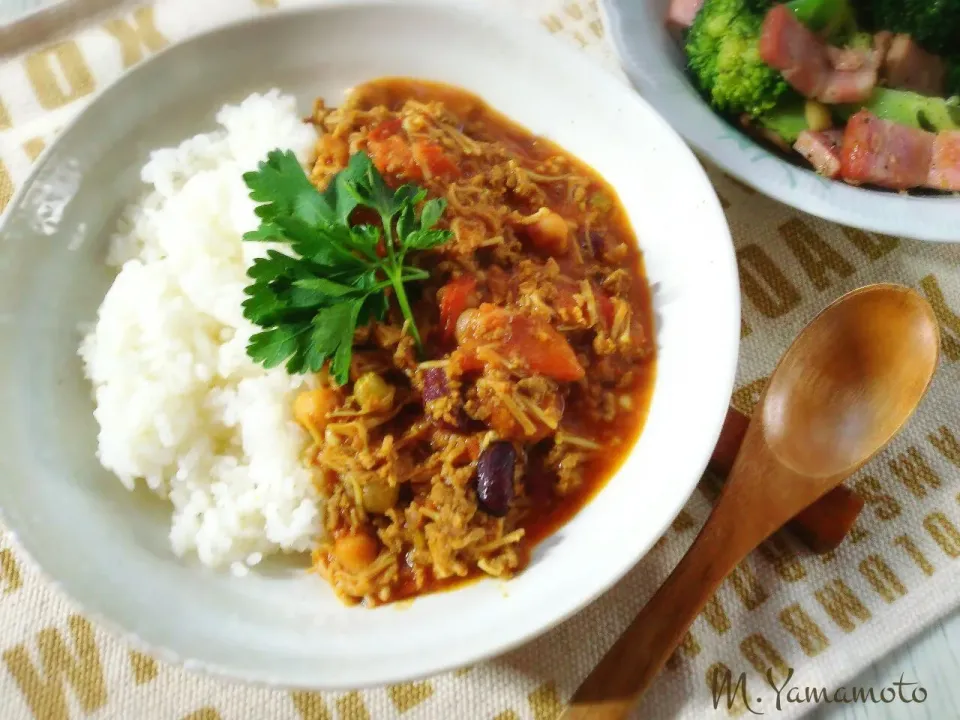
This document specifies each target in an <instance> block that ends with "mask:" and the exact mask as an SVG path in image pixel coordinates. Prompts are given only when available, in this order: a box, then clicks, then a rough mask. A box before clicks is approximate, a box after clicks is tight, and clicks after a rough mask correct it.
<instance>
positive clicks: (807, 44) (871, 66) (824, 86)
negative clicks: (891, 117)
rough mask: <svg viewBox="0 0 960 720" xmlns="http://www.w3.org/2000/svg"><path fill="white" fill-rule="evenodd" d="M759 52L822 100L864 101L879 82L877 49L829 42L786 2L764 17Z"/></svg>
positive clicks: (810, 95)
mask: <svg viewBox="0 0 960 720" xmlns="http://www.w3.org/2000/svg"><path fill="white" fill-rule="evenodd" d="M759 52H760V58H761V59H762V60H763V61H764V62H765V63H766V64H767V65H769V66H770V67H772V68H774V69H776V70H779V71H780V73H781V74H782V75H783V78H784V79H785V80H786V81H787V82H788V83H789V84H790V86H791V87H793V89H794V90H796V91H797V92H799V93H800V94H801V95H804V96H805V97H808V98H813V99H815V100H819V101H820V102H824V103H830V104H836V103H853V102H861V101H863V100H866V99H867V98H868V97H870V93H871V92H873V88H874V87H875V86H876V84H877V71H878V69H879V65H880V62H879V54H878V53H876V52H875V51H873V50H856V49H840V48H833V47H830V46H828V45H827V44H826V43H825V42H824V41H823V40H822V39H821V38H820V37H819V36H817V35H816V34H815V33H813V32H812V31H811V30H810V29H808V28H807V27H806V26H805V25H804V24H803V23H801V22H800V21H799V20H797V18H796V16H795V15H794V14H793V12H792V11H791V10H790V9H789V8H788V7H787V6H785V5H775V6H773V7H772V8H771V9H770V10H769V11H768V12H767V14H766V16H765V17H764V20H763V26H762V27H761V31H760V43H759Z"/></svg>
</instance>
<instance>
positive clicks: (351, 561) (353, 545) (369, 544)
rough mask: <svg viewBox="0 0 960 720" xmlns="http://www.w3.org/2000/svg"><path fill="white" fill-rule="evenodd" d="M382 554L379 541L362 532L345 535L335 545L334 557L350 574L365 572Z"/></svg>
mask: <svg viewBox="0 0 960 720" xmlns="http://www.w3.org/2000/svg"><path fill="white" fill-rule="evenodd" d="M379 553H380V548H379V545H378V543H377V540H376V539H375V538H374V537H372V536H371V535H370V534H369V533H367V532H363V531H360V532H358V533H355V534H353V535H344V536H342V537H339V538H337V540H336V541H335V542H334V543H333V555H334V557H336V558H337V562H339V563H340V565H341V566H343V569H344V570H346V571H347V572H350V573H358V572H361V571H363V570H364V569H365V568H366V567H367V566H369V565H370V563H372V562H373V561H374V560H376V559H377V555H378V554H379Z"/></svg>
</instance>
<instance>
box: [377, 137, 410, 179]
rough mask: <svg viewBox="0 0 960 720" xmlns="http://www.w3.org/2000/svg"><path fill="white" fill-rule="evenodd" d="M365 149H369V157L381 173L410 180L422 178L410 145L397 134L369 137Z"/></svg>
mask: <svg viewBox="0 0 960 720" xmlns="http://www.w3.org/2000/svg"><path fill="white" fill-rule="evenodd" d="M367 149H368V150H369V151H370V159H371V160H372V161H373V164H374V165H376V166H377V170H379V171H380V172H381V173H383V174H385V175H386V174H392V175H396V176H398V177H401V176H402V177H406V178H407V179H410V180H422V179H423V173H422V172H421V170H420V166H419V165H417V163H416V161H415V160H414V158H413V153H412V152H411V150H410V145H409V144H408V143H407V141H406V140H404V139H403V138H402V137H400V136H399V135H390V136H389V137H387V138H385V139H383V140H373V139H370V140H368V142H367Z"/></svg>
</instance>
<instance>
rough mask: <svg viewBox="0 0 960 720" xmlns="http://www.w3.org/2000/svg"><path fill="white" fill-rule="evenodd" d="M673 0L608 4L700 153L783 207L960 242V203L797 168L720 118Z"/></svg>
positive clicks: (645, 91)
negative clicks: (675, 30) (676, 19)
mask: <svg viewBox="0 0 960 720" xmlns="http://www.w3.org/2000/svg"><path fill="white" fill-rule="evenodd" d="M668 4H669V0H602V3H601V5H602V8H603V14H604V16H605V17H604V22H605V23H606V26H607V28H608V29H609V30H610V34H611V36H612V37H613V40H614V43H615V45H616V48H617V51H618V53H619V55H620V59H621V62H622V64H623V67H624V71H625V72H626V73H627V75H628V76H629V77H630V79H631V81H632V82H633V83H634V85H635V86H636V87H637V89H638V90H639V91H640V94H641V95H642V96H643V98H644V99H645V100H647V101H648V102H649V103H650V104H651V105H652V106H653V107H654V108H655V109H656V110H657V111H658V112H659V113H660V114H661V115H663V116H664V117H665V118H666V119H667V121H668V122H669V123H670V125H671V126H673V127H674V128H675V129H676V130H677V131H678V132H679V133H680V134H681V135H683V137H684V138H686V139H687V141H688V142H690V144H691V145H693V146H694V147H695V148H697V150H699V151H700V152H702V153H703V154H704V155H705V156H706V157H708V158H710V159H711V160H712V161H713V162H714V163H716V164H717V165H718V166H720V167H721V168H723V169H724V170H726V171H727V172H728V173H730V174H731V175H733V176H734V177H737V178H739V179H740V180H742V181H743V182H745V183H746V184H748V185H750V186H751V187H753V188H755V189H756V190H758V191H759V192H762V193H764V194H765V195H767V196H769V197H771V198H773V199H775V200H779V201H780V202H782V203H785V204H787V205H790V206H792V207H795V208H797V209H799V210H803V211H804V212H808V213H811V214H812V215H816V216H818V217H822V218H824V219H826V220H831V221H833V222H838V223H842V224H844V225H848V226H851V227H856V228H861V229H863V230H871V231H874V232H881V233H886V234H888V235H896V236H901V237H908V238H913V239H916V240H929V241H934V242H960V197H956V196H953V195H946V196H938V197H910V196H907V195H900V194H897V193H891V192H883V191H879V190H868V189H864V188H857V187H853V186H851V185H847V184H845V183H842V182H837V181H833V180H828V179H827V178H824V177H822V176H821V175H817V174H816V173H815V172H814V171H813V170H812V169H807V168H805V167H800V166H797V165H791V164H790V163H789V162H787V161H785V160H783V159H782V158H780V157H778V156H777V155H775V154H774V153H771V152H770V151H769V150H767V149H766V148H764V147H763V146H761V145H759V144H757V143H756V142H754V141H753V140H751V139H750V138H749V137H748V136H747V135H745V134H743V133H742V132H740V131H739V130H737V129H736V128H734V127H732V126H731V125H729V124H728V123H727V122H725V121H724V120H723V119H722V118H721V117H720V116H719V115H716V114H715V113H714V112H713V111H712V110H711V109H710V108H709V106H708V105H707V104H706V103H705V102H704V101H703V99H702V98H701V97H700V95H699V94H698V93H697V92H696V90H695V89H694V87H693V86H692V85H691V84H690V81H689V80H688V79H687V76H686V74H685V73H684V65H685V61H684V57H683V53H682V50H681V49H680V47H679V46H678V45H677V43H676V42H675V41H674V40H673V39H672V38H671V37H670V35H669V34H668V33H667V31H666V28H665V25H664V18H665V17H666V13H667V6H668Z"/></svg>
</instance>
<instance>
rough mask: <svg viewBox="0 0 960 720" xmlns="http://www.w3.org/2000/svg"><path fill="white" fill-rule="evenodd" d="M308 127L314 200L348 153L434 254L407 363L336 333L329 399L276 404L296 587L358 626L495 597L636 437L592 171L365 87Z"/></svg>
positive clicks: (622, 257) (631, 327)
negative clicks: (301, 522)
mask: <svg viewBox="0 0 960 720" xmlns="http://www.w3.org/2000/svg"><path fill="white" fill-rule="evenodd" d="M309 121H310V122H312V123H313V124H314V125H315V126H316V128H317V129H318V132H319V140H318V143H317V148H316V160H315V163H314V165H313V168H312V172H311V177H310V179H311V182H312V183H314V184H315V185H316V186H317V187H318V188H319V189H324V188H325V187H326V185H327V183H328V181H329V180H330V178H331V177H332V176H333V175H335V174H336V173H337V172H339V171H341V170H342V169H343V168H344V167H345V165H346V164H347V162H348V159H349V157H350V156H351V155H352V154H353V153H357V152H365V153H366V154H367V155H368V156H369V157H370V158H371V160H372V161H373V164H374V165H375V166H376V167H377V169H378V170H379V171H380V172H381V173H382V174H383V176H384V178H385V179H386V181H387V183H388V184H389V185H391V186H393V187H396V186H399V185H401V184H403V183H408V182H413V183H416V184H417V185H419V186H421V187H423V188H425V189H427V191H428V196H429V197H440V198H445V200H446V202H447V209H446V212H445V213H444V215H443V217H442V219H441V220H440V226H441V227H442V228H444V229H449V230H450V231H451V232H452V233H453V236H452V240H451V241H450V242H448V243H446V244H445V245H442V246H440V247H438V248H436V249H433V250H430V251H428V252H425V253H422V254H421V255H420V256H419V257H418V260H417V263H418V264H419V265H420V266H421V267H422V268H424V269H427V270H429V271H430V279H429V280H427V281H425V282H423V283H420V284H418V285H416V286H415V287H411V289H410V293H411V296H410V302H411V307H412V310H413V314H414V316H415V318H416V321H417V326H418V327H419V329H420V334H421V336H422V339H423V349H424V352H423V353H420V354H418V353H416V352H415V349H414V343H413V340H412V338H411V336H410V334H409V332H407V331H406V330H407V328H406V327H405V326H404V324H403V320H402V317H401V315H400V313H396V314H393V315H390V316H388V318H387V320H386V321H385V322H371V323H370V324H369V325H367V326H364V327H362V328H359V329H358V330H357V331H356V333H355V337H354V346H353V357H352V361H351V366H350V378H349V382H348V383H347V384H346V385H344V386H343V387H338V386H336V385H335V384H334V383H330V382H326V381H325V378H324V376H323V375H322V374H321V377H320V378H319V386H318V387H316V388H314V389H311V390H307V391H304V392H303V393H301V394H300V395H299V396H298V397H297V398H296V401H295V403H294V408H293V412H294V416H295V418H296V420H297V421H298V422H299V423H300V424H301V425H303V426H304V427H305V428H306V429H307V430H308V431H309V433H310V435H311V437H312V439H313V441H312V443H311V444H310V447H309V449H308V450H307V453H306V456H305V462H307V463H308V464H309V465H310V466H311V467H312V468H314V470H315V475H316V478H317V483H318V485H319V487H320V490H321V492H322V494H323V495H324V497H325V498H326V499H325V504H324V509H323V512H324V526H325V527H324V530H325V534H324V537H323V539H322V540H321V542H320V545H319V547H318V549H317V550H316V551H315V552H314V556H313V562H314V566H315V568H316V569H317V570H318V571H319V572H320V573H321V574H322V575H323V576H324V577H325V578H326V579H327V580H328V581H329V583H330V585H331V586H332V587H333V589H334V591H335V592H336V593H337V595H338V596H339V597H340V598H341V599H342V600H344V601H345V602H349V603H356V602H363V603H364V604H366V605H369V606H375V605H380V604H383V603H387V602H392V601H396V600H399V599H403V598H409V597H412V596H415V595H420V594H423V593H426V592H431V591H435V590H438V589H440V588H443V587H449V586H451V585H452V584H455V583H459V582H462V581H464V580H467V579H470V578H475V577H479V576H494V577H500V578H509V577H511V576H513V575H514V574H516V573H518V572H520V571H521V570H523V568H524V567H525V566H526V565H527V564H528V563H529V562H530V557H531V551H532V549H533V548H534V546H535V545H536V544H537V543H538V542H539V541H541V540H542V539H543V538H544V537H546V536H548V535H550V534H551V533H553V532H554V531H556V530H557V528H559V527H560V526H561V525H562V524H563V523H565V522H566V521H567V520H569V519H570V518H571V517H572V516H573V515H574V514H575V513H576V512H577V511H578V510H579V509H581V508H582V507H583V506H584V504H585V503H587V502H588V500H589V499H590V498H591V496H592V495H593V494H594V493H596V492H597V490H598V489H599V488H600V487H601V486H602V485H603V484H604V483H605V482H606V481H607V480H608V479H609V478H610V476H611V475H612V474H613V473H614V472H615V471H616V469H617V468H618V466H619V465H620V463H621V462H622V460H623V459H624V456H625V454H626V453H627V452H628V451H629V449H630V448H631V446H632V445H633V443H634V441H635V439H636V437H637V435H638V433H639V432H640V430H641V427H642V425H643V421H644V418H645V415H646V412H647V408H648V404H649V397H650V393H651V389H652V385H653V379H654V371H655V346H654V342H653V325H652V313H651V304H650V291H649V287H648V284H647V282H646V279H645V276H644V268H643V261H642V257H641V254H640V251H639V249H638V246H637V241H636V238H635V237H634V234H633V232H632V230H631V227H630V224H629V222H628V219H627V216H626V213H625V212H624V210H623V208H622V207H621V205H620V203H619V201H618V198H617V196H616V194H615V192H614V191H613V189H612V188H611V187H610V186H609V185H608V184H607V183H606V182H605V181H604V180H603V178H601V177H599V176H598V174H597V173H596V172H595V171H593V170H592V169H591V168H589V167H587V166H586V165H585V164H583V163H582V162H580V161H579V160H577V159H576V158H574V157H572V156H571V155H570V154H569V153H567V152H565V151H564V150H562V149H561V148H560V147H558V146H557V145H555V144H553V143H551V142H549V141H547V140H545V139H543V138H540V137H536V136H535V135H533V134H531V133H530V132H528V131H526V130H525V129H523V128H521V127H519V126H518V125H516V124H515V123H513V122H511V121H510V120H508V119H507V118H505V117H503V116H502V115H500V114H499V113H497V112H496V111H494V110H493V109H491V108H490V107H488V106H487V105H486V104H485V103H484V102H483V101H481V100H480V99H479V98H477V97H475V96H473V95H471V94H469V93H467V92H465V91H462V90H459V89H457V88H453V87H449V86H444V85H440V84H435V83H428V82H421V81H416V80H410V79H384V80H378V81H374V82H370V83H367V84H364V85H361V86H359V87H357V88H355V89H354V90H352V91H351V92H350V93H349V94H348V96H347V98H346V100H345V102H344V103H343V104H342V105H341V106H339V107H335V108H328V107H327V106H326V105H325V104H324V103H323V101H322V100H318V101H317V102H316V104H315V108H314V111H313V114H312V116H311V117H310V118H309ZM391 312H393V310H391ZM630 481H633V482H644V481H645V479H644V478H631V479H630Z"/></svg>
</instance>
